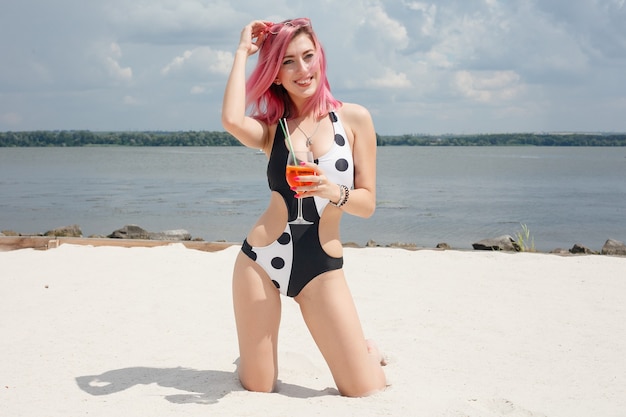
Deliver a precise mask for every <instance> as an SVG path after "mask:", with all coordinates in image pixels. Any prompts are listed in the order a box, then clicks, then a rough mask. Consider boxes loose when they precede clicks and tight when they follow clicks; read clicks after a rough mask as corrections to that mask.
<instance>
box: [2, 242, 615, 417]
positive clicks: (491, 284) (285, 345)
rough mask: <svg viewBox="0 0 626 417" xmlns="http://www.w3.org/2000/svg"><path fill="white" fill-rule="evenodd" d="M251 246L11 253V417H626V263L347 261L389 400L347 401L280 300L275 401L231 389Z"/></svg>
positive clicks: (5, 301) (370, 253)
mask: <svg viewBox="0 0 626 417" xmlns="http://www.w3.org/2000/svg"><path fill="white" fill-rule="evenodd" d="M238 250H239V246H237V245H235V246H231V247H227V248H226V249H224V250H218V251H214V252H205V251H200V250H194V249H189V248H186V247H184V246H183V245H182V244H173V245H170V246H161V247H151V248H150V247H133V248H122V247H107V246H98V247H93V246H85V245H74V244H62V245H60V246H59V247H58V248H55V249H49V250H35V249H20V250H14V251H7V252H0V287H1V290H0V334H1V335H2V336H1V337H0V353H1V355H2V356H1V357H2V359H1V360H0V410H2V411H1V412H0V414H1V415H3V416H11V417H19V416H47V417H53V416H64V417H66V416H72V417H76V416H90V417H96V416H107V417H108V416H112V415H119V416H159V417H166V416H186V417H192V416H203V417H206V416H212V417H213V416H269V415H271V416H428V417H434V416H444V417H448V416H449V417H452V416H454V417H457V416H458V417H477V416H480V417H492V416H508V417H528V416H548V417H577V416H580V417H591V416H593V417H618V416H619V417H621V416H623V415H624V410H626V394H625V393H626V332H625V331H624V323H626V303H625V302H624V296H625V295H626V258H623V257H610V256H597V255H592V256H589V255H586V256H585V255H583V256H557V255H548V254H538V253H501V252H470V251H467V252H465V251H438V250H419V251H408V250H402V249H393V248H346V250H345V269H346V275H347V277H348V281H349V284H350V287H351V289H352V291H353V294H354V297H355V300H356V303H357V307H358V309H359V313H360V315H361V319H362V322H363V326H364V329H365V332H366V335H367V337H369V338H372V339H374V340H376V342H377V344H378V345H379V347H380V348H381V349H382V350H383V351H384V352H385V354H386V356H387V359H388V365H387V367H386V368H385V370H386V373H387V377H388V382H389V384H390V386H389V388H388V389H387V390H386V391H384V392H381V393H379V394H376V395H374V396H371V397H367V398H361V399H348V398H343V397H341V396H339V395H338V393H337V391H336V389H335V388H334V383H333V380H332V378H331V375H330V372H329V371H328V369H327V367H326V364H325V363H324V361H323V359H322V357H321V355H320V354H319V352H318V351H317V348H316V346H315V345H314V343H313V341H312V339H311V337H310V335H309V334H308V331H307V330H306V328H305V325H304V323H303V321H302V319H301V316H300V312H299V310H298V307H297V305H296V304H295V302H294V301H293V300H291V299H287V298H283V320H282V324H281V333H280V348H279V361H280V368H279V371H280V375H279V378H280V384H279V391H278V392H276V393H272V394H258V393H250V392H246V391H244V390H243V389H242V388H241V386H240V385H239V383H238V381H237V377H236V373H235V370H236V362H237V356H238V354H237V341H236V334H235V328H234V320H233V313H232V308H231V287H230V280H231V270H232V265H233V262H234V259H235V256H236V254H237V252H238Z"/></svg>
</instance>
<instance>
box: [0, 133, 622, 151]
mask: <svg viewBox="0 0 626 417" xmlns="http://www.w3.org/2000/svg"><path fill="white" fill-rule="evenodd" d="M376 141H377V144H378V146H626V133H619V134H609V133H604V134H603V133H598V134H591V133H564V134H561V133H506V134H478V135H441V136H435V135H399V136H381V135H376ZM43 146H241V144H240V143H239V142H238V141H237V140H236V139H235V138H234V137H233V136H231V135H230V134H228V133H226V132H208V131H187V132H161V131H155V132H150V131H146V132H91V131H88V130H59V131H47V130H44V131H32V132H0V147H43Z"/></svg>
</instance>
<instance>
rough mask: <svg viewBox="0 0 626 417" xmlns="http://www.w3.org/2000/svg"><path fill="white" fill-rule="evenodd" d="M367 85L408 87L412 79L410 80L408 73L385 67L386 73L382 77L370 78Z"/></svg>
mask: <svg viewBox="0 0 626 417" xmlns="http://www.w3.org/2000/svg"><path fill="white" fill-rule="evenodd" d="M367 85H369V86H373V87H383V88H408V87H410V86H411V81H409V79H408V78H407V76H406V74H404V73H399V72H395V71H394V70H392V69H391V68H385V73H384V74H383V76H382V77H380V78H375V79H371V80H369V81H368V82H367Z"/></svg>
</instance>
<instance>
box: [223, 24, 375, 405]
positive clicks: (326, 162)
mask: <svg viewBox="0 0 626 417" xmlns="http://www.w3.org/2000/svg"><path fill="white" fill-rule="evenodd" d="M256 52H259V55H258V61H257V65H256V68H255V69H254V71H253V72H252V74H251V75H250V77H249V79H248V80H247V81H246V62H247V59H248V57H249V56H250V55H253V54H255V53H256ZM248 110H249V111H248ZM222 123H223V125H224V128H225V129H226V130H227V131H228V132H229V133H231V134H232V135H233V136H235V137H236V138H237V139H238V140H239V141H240V142H241V143H242V144H244V145H246V146H248V147H250V148H253V149H262V150H263V151H264V152H265V153H266V154H267V156H268V158H269V160H268V167H267V176H268V183H269V188H270V190H271V195H270V201H269V206H268V208H267V210H266V211H265V212H264V213H263V214H262V215H261V217H260V218H259V219H258V220H257V222H256V224H255V225H254V226H253V227H252V230H250V232H249V234H248V236H247V238H246V239H245V241H244V242H243V245H242V250H241V252H240V253H239V255H238V257H237V260H236V263H235V267H234V272H233V303H234V310H235V321H236V324H237V334H238V338H239V351H240V358H239V366H238V372H239V378H240V380H241V383H242V385H243V386H244V388H246V389H248V390H251V391H263V392H270V391H272V390H274V388H275V384H276V381H277V373H278V359H277V340H278V329H279V324H280V316H281V297H280V294H281V293H282V294H283V295H286V296H288V297H293V298H294V299H295V301H296V302H297V303H298V305H299V306H300V310H301V311H302V315H303V317H304V320H305V322H306V325H307V327H308V329H309V331H310V332H311V335H312V336H313V339H314V340H315V343H316V344H317V346H318V347H319V349H320V351H321V353H322V355H323V356H324V359H325V360H326V362H327V363H328V366H329V368H330V371H331V373H332V375H333V378H334V380H335V383H336V384H337V388H338V390H339V392H340V393H341V394H342V395H346V396H364V395H368V394H371V393H374V392H377V391H379V390H382V389H384V388H385V386H386V381H385V375H384V372H383V370H382V368H381V366H382V365H383V364H384V361H383V358H382V355H381V354H380V352H379V351H378V349H377V348H376V347H375V345H374V344H373V343H371V342H370V341H367V340H366V339H365V337H364V335H363V330H362V328H361V323H360V320H359V317H358V314H357V311H356V308H355V305H354V302H353V300H352V295H351V293H350V291H349V289H348V285H347V283H346V280H345V277H344V273H343V269H342V266H343V257H342V253H343V252H342V244H341V240H340V237H339V224H340V220H341V216H342V214H343V213H344V212H345V213H349V214H352V215H356V216H360V217H369V216H371V215H372V214H373V213H374V209H375V205H376V133H375V130H374V125H373V123H372V119H371V116H370V114H369V112H368V111H367V110H366V109H365V108H363V107H361V106H359V105H356V104H349V103H341V102H340V101H338V100H336V99H335V98H333V96H332V95H331V92H330V87H329V83H328V80H327V78H326V61H325V55H324V50H323V49H322V46H321V45H320V43H319V40H318V38H317V36H316V35H315V33H314V32H313V28H312V27H311V22H310V20H309V19H306V18H300V19H293V20H287V21H284V22H281V23H271V22H268V21H262V20H257V21H253V22H251V23H250V24H248V25H247V26H246V27H245V28H244V29H243V31H242V32H241V37H240V40H239V47H238V48H237V51H236V52H235V58H234V62H233V67H232V70H231V73H230V77H229V79H228V82H227V85H226V91H225V94H224V101H223V107H222ZM290 147H292V148H293V149H294V150H308V151H311V152H312V153H313V156H314V158H315V163H303V165H306V166H308V167H310V168H312V169H313V170H314V175H302V176H301V178H299V180H301V181H305V182H308V183H309V185H306V186H298V187H290V186H289V185H288V183H287V180H286V178H285V169H286V164H287V159H288V155H289V148H290ZM297 199H302V200H301V201H302V203H303V205H304V209H303V212H304V218H305V219H306V220H308V221H310V222H311V224H308V225H297V224H290V222H291V221H292V220H294V219H295V217H296V213H297V202H298V200H297Z"/></svg>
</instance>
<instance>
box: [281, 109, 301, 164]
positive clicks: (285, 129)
mask: <svg viewBox="0 0 626 417" xmlns="http://www.w3.org/2000/svg"><path fill="white" fill-rule="evenodd" d="M278 123H279V124H280V127H282V128H283V135H284V136H285V138H286V139H287V145H289V150H290V151H291V155H292V156H293V164H294V165H298V161H297V160H296V153H295V152H294V151H293V145H292V144H291V137H290V136H289V132H288V131H287V128H286V126H287V120H286V119H280V120H278Z"/></svg>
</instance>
